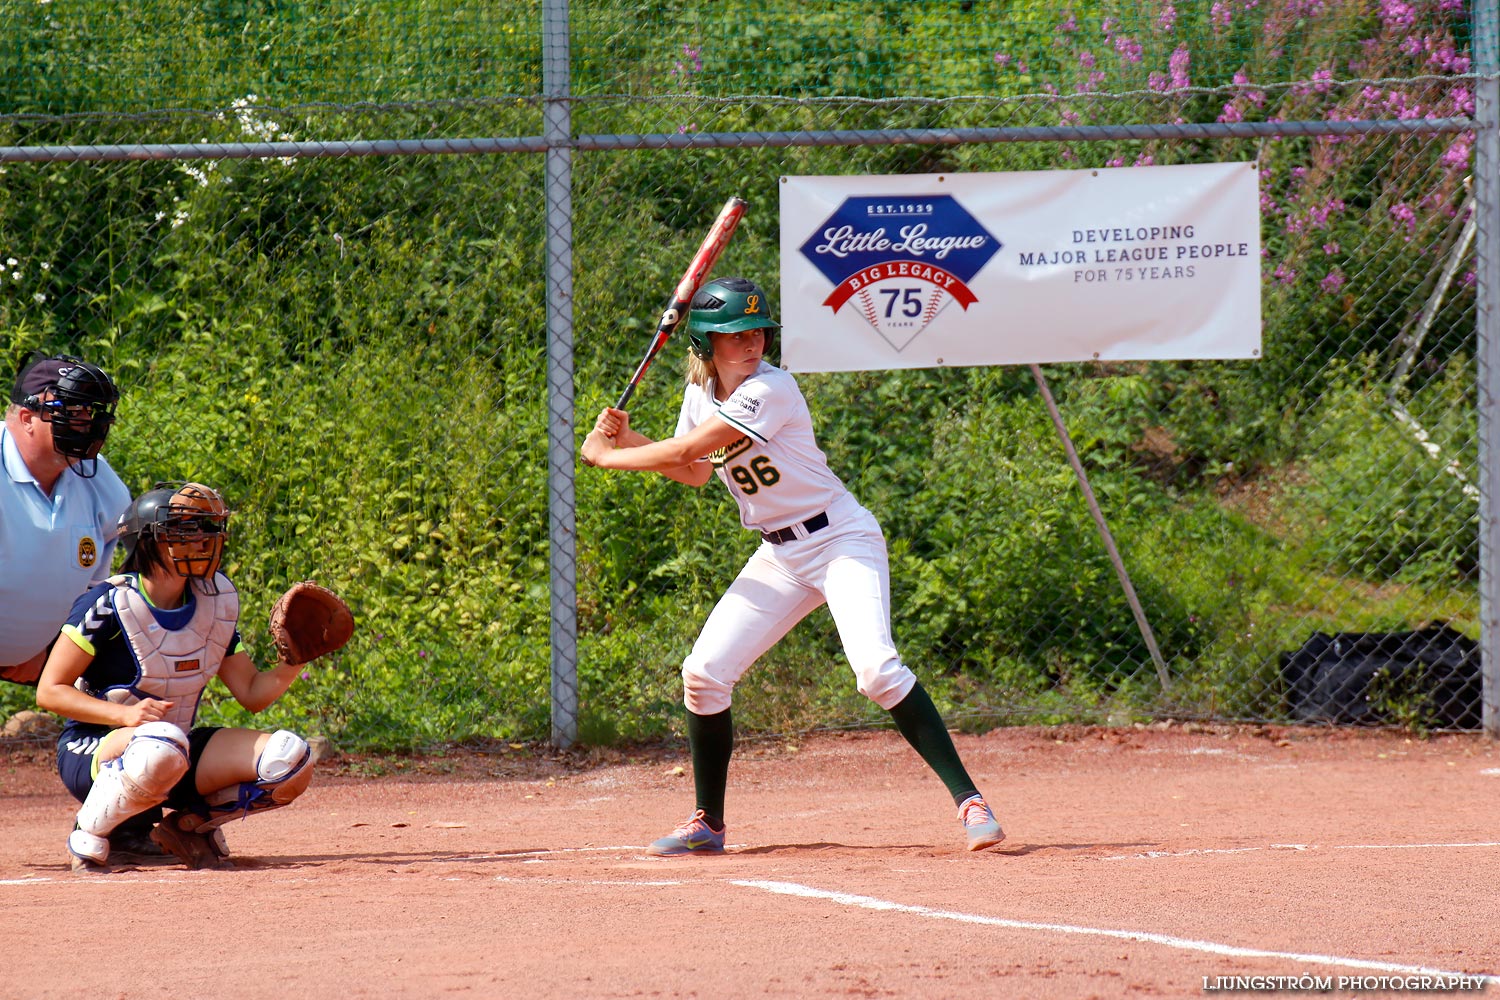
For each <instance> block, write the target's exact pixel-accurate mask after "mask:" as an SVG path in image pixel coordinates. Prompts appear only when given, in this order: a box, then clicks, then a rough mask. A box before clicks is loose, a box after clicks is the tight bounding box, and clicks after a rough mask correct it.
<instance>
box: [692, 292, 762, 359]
mask: <svg viewBox="0 0 1500 1000" xmlns="http://www.w3.org/2000/svg"><path fill="white" fill-rule="evenodd" d="M690 308H691V311H690V312H689V313H688V341H689V343H690V345H691V347H692V351H693V353H694V354H695V355H697V356H698V357H699V358H701V359H702V360H704V361H712V360H713V358H714V344H713V337H712V335H713V334H715V333H739V332H740V331H741V330H756V329H763V330H765V331H766V347H765V349H766V351H768V352H769V351H770V350H771V345H772V344H773V343H775V342H776V331H777V330H779V329H781V324H780V323H778V322H776V321H775V320H774V319H772V318H771V300H770V299H769V298H768V297H767V296H766V293H765V292H763V291H761V290H760V286H759V285H757V284H756V283H755V282H753V281H750V280H749V279H748V278H715V279H714V280H713V281H710V282H709V283H708V284H706V285H704V286H703V287H702V288H700V289H698V294H697V295H694V296H693V304H692V306H691V307H690Z"/></svg>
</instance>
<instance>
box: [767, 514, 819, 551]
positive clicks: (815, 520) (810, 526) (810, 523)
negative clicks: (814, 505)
mask: <svg viewBox="0 0 1500 1000" xmlns="http://www.w3.org/2000/svg"><path fill="white" fill-rule="evenodd" d="M826 527H828V512H827V511H824V512H823V513H821V514H816V515H814V516H813V517H810V518H808V519H807V520H806V521H803V522H802V530H803V531H805V532H807V533H808V534H809V535H810V534H812V533H813V532H814V531H822V530H823V529H824V528H826ZM795 528H796V525H792V526H791V527H787V528H782V529H781V530H780V531H762V532H761V533H760V537H762V538H764V539H765V540H766V541H768V542H770V543H771V544H772V545H785V544H786V543H787V542H790V541H793V540H794V539H795V538H796V537H797V532H796V531H795V530H794V529H795Z"/></svg>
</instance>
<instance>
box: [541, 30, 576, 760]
mask: <svg viewBox="0 0 1500 1000" xmlns="http://www.w3.org/2000/svg"><path fill="white" fill-rule="evenodd" d="M569 63H570V59H569V48H568V3H567V0H546V3H544V4H543V5H542V90H543V92H544V94H545V103H544V105H543V114H544V126H543V127H544V129H545V135H546V139H547V152H546V154H545V155H546V158H547V170H546V172H547V182H546V183H547V408H548V414H549V417H548V421H547V494H548V498H549V504H548V523H549V528H550V532H549V533H550V538H551V544H550V546H549V549H548V562H549V565H550V568H551V581H552V582H551V616H552V628H551V637H552V685H551V686H552V742H553V743H554V744H555V745H557V746H560V747H569V746H572V745H573V743H574V742H575V741H577V739H578V600H577V598H578V546H577V534H576V530H575V529H576V521H577V518H576V509H577V508H576V501H575V497H574V480H573V476H574V458H573V451H574V442H573V188H572V185H573V151H572V148H571V146H570V141H571V140H570V132H571V131H572V117H571V109H570V107H569V103H568V98H569V96H570V92H571V85H570V82H569V78H568V73H569Z"/></svg>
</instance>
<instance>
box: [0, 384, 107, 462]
mask: <svg viewBox="0 0 1500 1000" xmlns="http://www.w3.org/2000/svg"><path fill="white" fill-rule="evenodd" d="M49 393H50V394H51V395H50V398H44V397H48V394H49ZM10 401H11V402H12V403H15V404H16V405H18V406H24V407H26V408H27V409H28V410H35V411H36V412H38V413H40V414H41V416H42V419H43V420H45V421H47V422H48V423H50V424H51V425H52V447H53V448H55V449H56V450H57V452H58V453H59V454H61V455H65V456H67V457H68V458H72V459H77V460H78V464H77V465H75V466H73V468H74V471H76V472H77V473H78V474H79V475H80V476H82V477H84V478H85V479H88V478H90V477H92V476H93V475H94V473H95V472H97V471H98V469H99V463H98V458H99V449H101V448H103V447H104V440H105V438H107V437H109V429H110V427H111V426H113V425H114V422H115V404H116V403H118V402H119V401H120V391H119V390H118V389H116V388H115V384H114V382H113V381H111V380H110V377H109V375H107V374H106V373H105V371H104V369H103V368H100V367H99V366H98V365H93V364H89V363H88V362H87V361H84V360H83V359H82V358H75V357H73V356H72V355H70V354H59V355H56V356H55V357H44V356H41V355H40V354H38V355H34V356H33V357H32V359H31V360H30V361H29V362H28V363H27V364H26V366H25V367H23V368H22V369H21V371H20V373H19V374H18V375H17V376H16V381H15V383H14V384H13V385H12V386H11V390H10Z"/></svg>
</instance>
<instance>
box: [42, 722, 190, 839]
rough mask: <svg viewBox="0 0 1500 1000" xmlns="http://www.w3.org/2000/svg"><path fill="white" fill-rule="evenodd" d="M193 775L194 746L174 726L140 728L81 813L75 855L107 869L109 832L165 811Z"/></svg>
mask: <svg viewBox="0 0 1500 1000" xmlns="http://www.w3.org/2000/svg"><path fill="white" fill-rule="evenodd" d="M187 770H188V740H187V736H185V735H184V734H183V732H182V730H181V729H178V728H177V727H176V726H174V725H172V724H171V723H170V722H148V723H146V724H145V725H143V726H138V727H136V731H135V735H134V736H132V737H131V740H130V742H129V743H127V744H126V745H125V752H124V753H122V754H120V756H118V757H116V758H114V759H113V760H107V761H104V762H102V763H101V764H100V765H99V773H98V774H97V775H96V776H95V777H94V785H93V787H92V788H90V789H89V794H88V797H87V798H85V799H84V800H83V805H82V806H81V807H80V808H79V810H78V830H77V831H75V836H72V837H69V838H68V847H69V849H70V850H72V851H73V853H75V854H77V855H79V856H80V857H86V858H89V859H90V860H92V861H98V862H100V863H103V862H104V861H105V859H106V858H107V857H108V856H109V841H108V840H106V839H105V837H107V836H108V834H109V832H110V831H111V830H113V829H114V828H115V827H117V826H119V825H120V824H121V823H122V822H124V821H125V820H127V819H129V818H130V817H131V816H134V815H136V814H137V813H140V812H144V811H145V810H147V809H150V808H151V807H152V806H154V805H160V804H161V802H162V801H163V800H165V799H166V797H167V793H168V792H170V791H171V790H172V786H173V785H175V784H177V782H178V781H180V780H181V779H182V776H183V775H184V774H186V773H187ZM77 833H82V834H84V835H85V836H82V837H79V836H76V834H77ZM75 841H76V843H75ZM101 844H102V847H101V846H100V845H101ZM101 855H102V856H101Z"/></svg>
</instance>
